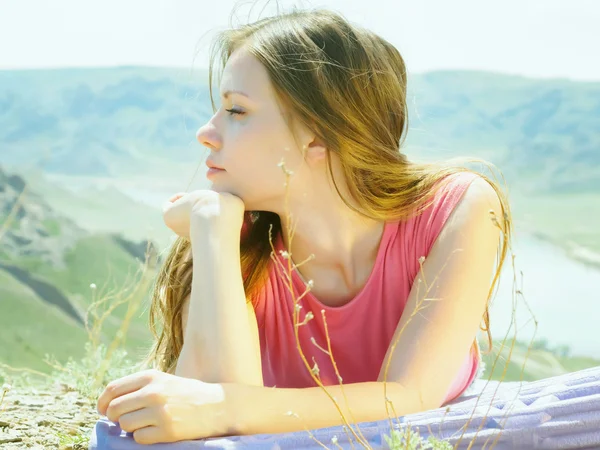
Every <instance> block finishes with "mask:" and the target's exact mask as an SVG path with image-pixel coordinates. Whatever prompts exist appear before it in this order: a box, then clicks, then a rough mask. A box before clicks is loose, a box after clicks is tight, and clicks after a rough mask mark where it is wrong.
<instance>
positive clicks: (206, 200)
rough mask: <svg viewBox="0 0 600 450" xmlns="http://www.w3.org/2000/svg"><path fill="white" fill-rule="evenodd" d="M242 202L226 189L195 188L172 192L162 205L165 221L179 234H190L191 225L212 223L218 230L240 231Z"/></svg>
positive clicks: (242, 212)
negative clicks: (189, 190) (216, 190)
mask: <svg viewBox="0 0 600 450" xmlns="http://www.w3.org/2000/svg"><path fill="white" fill-rule="evenodd" d="M244 209H245V207H244V202H243V201H242V199H241V198H239V197H237V196H235V195H233V194H229V193H227V192H215V191H212V190H196V191H192V192H180V193H178V194H175V195H173V196H172V197H171V198H169V200H168V201H167V202H166V203H165V204H164V205H163V220H164V222H165V225H167V227H169V228H170V229H171V230H173V231H174V232H175V233H176V234H177V235H179V236H181V237H186V238H189V237H190V228H191V227H192V226H194V225H200V226H210V227H216V229H218V230H219V232H223V231H231V232H232V233H234V234H235V233H237V234H239V233H240V230H241V228H242V223H243V221H244Z"/></svg>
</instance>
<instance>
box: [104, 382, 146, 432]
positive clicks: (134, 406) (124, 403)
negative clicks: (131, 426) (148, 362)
mask: <svg viewBox="0 0 600 450" xmlns="http://www.w3.org/2000/svg"><path fill="white" fill-rule="evenodd" d="M143 393H144V392H143V389H138V390H137V391H134V392H130V393H129V394H125V395H121V396H120V397H117V398H114V399H113V400H111V401H110V402H109V404H108V407H107V409H106V414H105V415H106V417H108V418H109V419H110V420H112V421H113V422H119V423H121V416H126V415H127V414H129V413H131V412H133V411H137V410H141V409H143V408H144V407H146V406H148V405H147V404H146V402H145V398H144V397H143ZM121 428H123V427H121ZM123 429H125V428H123ZM127 431H129V430H127Z"/></svg>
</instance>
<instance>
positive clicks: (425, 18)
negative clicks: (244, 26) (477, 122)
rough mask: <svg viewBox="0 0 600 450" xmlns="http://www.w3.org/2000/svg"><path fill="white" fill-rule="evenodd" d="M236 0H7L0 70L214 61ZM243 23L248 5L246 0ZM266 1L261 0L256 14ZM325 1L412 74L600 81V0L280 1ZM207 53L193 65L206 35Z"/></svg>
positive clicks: (1, 9)
mask: <svg viewBox="0 0 600 450" xmlns="http://www.w3.org/2000/svg"><path fill="white" fill-rule="evenodd" d="M239 3H240V1H239V0H102V1H100V0H96V1H89V0H0V69H10V68H40V67H89V66H116V65H151V66H179V67H185V68H191V67H194V68H199V67H204V66H206V64H207V59H206V49H207V44H208V43H209V42H210V37H211V36H212V34H211V31H214V30H216V29H219V28H222V27H225V26H227V24H228V18H229V14H230V12H231V10H232V7H233V5H234V4H239ZM241 3H242V5H245V6H243V7H241V9H240V12H241V14H242V16H241V19H242V20H244V18H245V17H246V16H247V14H248V12H249V10H250V8H249V6H248V5H249V4H250V2H248V1H243V2H241ZM265 4H267V9H266V10H265V12H266V15H271V13H272V12H273V11H274V9H273V5H274V1H270V2H267V1H265V0H260V1H259V2H258V3H257V4H256V6H255V7H254V11H253V13H252V15H251V16H250V18H251V20H255V19H256V18H257V17H258V14H259V12H260V10H261V9H262V8H263V6H264V5H265ZM279 4H280V6H282V7H283V8H284V9H285V8H286V7H289V6H290V5H293V4H295V5H298V6H304V7H319V6H323V7H328V8H331V9H334V10H336V11H339V12H341V13H342V14H344V15H345V16H346V17H347V18H348V19H349V20H351V21H353V22H357V23H359V24H361V25H363V26H366V27H368V28H370V29H372V30H374V31H375V32H377V33H379V34H381V35H382V36H383V37H385V38H386V39H388V40H389V41H390V42H392V43H393V44H394V45H396V46H397V47H398V49H399V50H400V52H401V53H402V55H403V56H404V58H405V60H406V63H407V66H408V70H409V72H413V73H419V72H424V71H430V70H436V69H477V70H489V71H495V72H503V73H512V74H522V75H526V76H531V77H542V78H546V77H561V78H571V79H577V80H600V57H599V53H600V51H599V50H598V47H599V46H600V27H598V24H599V23H600V0H496V1H488V0H311V1H310V2H309V1H305V0H303V1H293V0H279ZM202 36H204V39H203V40H202V41H200V43H201V44H203V45H201V46H200V47H198V49H199V51H200V53H199V54H198V56H197V58H196V60H195V61H194V54H195V53H196V48H197V44H198V41H199V39H200V38H201V37H202Z"/></svg>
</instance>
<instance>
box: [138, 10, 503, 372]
mask: <svg viewBox="0 0 600 450" xmlns="http://www.w3.org/2000/svg"><path fill="white" fill-rule="evenodd" d="M240 48H243V49H244V50H245V51H247V52H249V53H250V54H252V55H253V56H254V57H256V58H257V59H258V60H259V61H260V62H261V63H262V64H263V65H264V67H265V68H266V70H267V71H268V74H269V76H270V80H271V82H272V84H273V87H274V89H275V92H276V95H277V99H278V101H280V102H281V104H282V105H284V106H285V107H286V110H287V111H288V112H289V116H288V117H287V120H288V124H289V126H290V127H291V129H293V126H294V124H295V123H302V124H304V125H305V126H307V127H309V128H310V129H311V130H313V132H314V133H315V134H316V135H317V136H318V137H320V138H321V139H322V140H323V141H324V142H325V143H326V145H327V148H328V150H329V151H330V152H331V153H335V154H336V155H337V156H338V158H339V160H340V162H341V166H342V169H343V174H344V177H345V180H344V181H345V182H346V183H347V184H348V186H349V189H350V195H351V196H352V200H353V202H350V201H348V199H345V198H343V196H342V198H343V200H344V202H345V203H346V204H347V205H348V207H350V208H352V209H354V210H356V211H357V212H359V213H360V214H363V215H364V216H367V217H369V218H372V219H376V220H383V221H387V220H403V219H406V218H408V217H410V216H411V215H414V214H419V213H420V212H421V211H422V210H423V209H425V208H426V207H427V206H428V205H429V204H430V202H431V200H432V199H433V194H434V193H435V191H436V189H437V188H439V187H440V183H439V182H440V181H442V180H443V179H445V178H446V177H447V176H448V175H451V174H453V173H457V172H461V171H472V170H470V169H468V168H466V167H460V166H449V165H447V164H439V163H437V164H434V163H415V162H411V161H409V160H408V159H407V157H406V156H405V155H404V154H403V153H402V152H401V151H400V148H401V146H402V143H403V139H405V138H406V134H405V130H407V129H408V107H407V101H406V96H407V76H406V68H405V65H404V61H403V59H402V56H401V55H400V53H399V52H398V50H397V49H396V48H395V47H394V46H393V45H391V44H390V43H389V42H387V41H386V40H384V39H382V38H381V37H379V36H377V35H376V34H374V33H372V32H370V31H368V30H366V29H363V28H360V27H358V26H355V25H351V24H350V23H349V22H348V21H346V20H345V19H344V18H343V17H342V16H341V15H339V14H337V13H335V12H331V11H327V10H293V11H291V12H289V13H286V14H279V15H277V16H275V17H269V18H265V19H261V20H259V21H257V22H254V23H251V24H248V25H244V26H241V27H239V28H234V29H228V30H226V31H223V32H221V33H220V34H219V35H218V36H217V38H216V39H215V41H214V43H213V46H212V52H211V58H210V66H209V88H210V95H211V97H210V98H211V103H212V107H213V111H216V107H215V102H214V98H213V96H212V84H213V79H214V74H213V71H214V68H215V61H216V60H217V59H218V58H219V57H220V70H221V71H222V70H223V68H224V66H225V64H226V62H227V60H228V58H229V57H230V55H231V54H232V53H233V52H234V51H235V50H236V49H240ZM329 158H331V156H330V155H329ZM328 166H329V172H330V175H331V177H332V179H333V182H334V185H335V187H336V190H337V192H338V193H339V194H340V189H339V188H338V185H337V183H336V180H335V179H334V178H333V172H332V169H331V167H332V166H331V159H329V164H328ZM479 175H480V176H482V177H483V178H484V179H486V181H488V182H489V183H490V184H491V186H492V187H493V188H494V189H495V191H496V193H497V194H498V197H499V199H500V203H501V206H502V211H501V212H500V214H499V215H498V216H499V217H498V224H499V226H500V227H501V229H502V231H503V233H502V235H503V238H502V239H501V242H500V251H499V257H498V264H497V269H496V274H495V277H494V279H493V282H492V285H491V287H490V291H489V296H488V301H489V299H490V298H491V297H492V294H493V291H494V287H495V286H496V283H497V280H498V278H499V274H500V271H501V269H502V265H503V262H504V259H505V256H506V252H507V248H508V245H509V239H510V237H511V234H512V219H511V214H510V210H509V205H508V201H507V198H506V196H505V194H504V193H503V192H502V190H501V188H500V186H499V185H498V184H497V183H496V182H495V181H493V180H492V179H490V178H489V177H487V176H486V175H484V174H479ZM340 195H341V194H340ZM353 205H358V206H353ZM271 226H272V229H273V236H276V235H277V233H280V232H281V222H280V219H279V216H278V215H276V214H274V213H269V212H262V211H261V212H260V216H259V218H258V219H257V220H255V221H251V220H249V218H248V217H247V218H246V221H245V227H246V229H245V231H244V232H243V233H242V236H241V240H240V246H241V266H242V273H243V275H244V277H243V279H244V289H245V292H246V297H247V301H249V302H252V301H253V300H254V298H255V297H256V294H257V292H258V290H259V289H260V287H261V286H262V285H263V283H264V282H265V280H266V279H267V277H268V268H269V264H270V257H271V247H270V245H269V227H271ZM192 264H193V263H192V261H191V258H190V242H189V241H188V240H187V239H182V238H180V239H178V240H177V241H176V242H175V244H174V245H173V246H172V248H171V250H170V253H169V255H168V257H167V258H166V260H165V262H164V264H163V266H162V269H161V271H160V273H159V275H158V278H157V280H156V284H155V289H154V293H153V298H152V304H151V308H150V324H151V328H152V331H153V333H154V336H155V338H156V340H155V343H154V346H153V347H152V349H151V351H150V353H149V356H148V359H147V361H148V362H150V363H151V364H152V365H153V367H155V368H158V369H159V370H162V371H166V372H172V371H173V370H174V367H175V366H176V364H177V359H178V357H179V354H180V351H181V348H182V344H183V330H182V324H181V316H182V306H183V302H184V300H185V298H186V297H187V296H188V295H189V294H190V292H191V281H192ZM488 307H489V304H488ZM488 307H486V311H485V314H484V317H483V322H484V323H485V327H483V328H481V329H482V330H483V331H487V335H488V343H489V349H490V350H491V345H492V338H491V333H490V329H489V311H488ZM157 324H160V325H162V328H161V329H160V331H159V332H158V333H157V332H156V331H155V327H156V325H157ZM474 345H476V341H475V343H474Z"/></svg>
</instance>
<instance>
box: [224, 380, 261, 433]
mask: <svg viewBox="0 0 600 450" xmlns="http://www.w3.org/2000/svg"><path fill="white" fill-rule="evenodd" d="M220 385H221V388H222V389H223V393H224V395H225V411H224V418H225V424H224V425H225V433H226V434H227V435H228V436H242V435H246V434H249V433H248V414H249V411H248V405H249V404H252V403H251V402H249V401H248V400H249V395H250V393H251V392H250V389H252V388H253V387H254V386H246V385H244V384H239V383H221V384H220Z"/></svg>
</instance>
